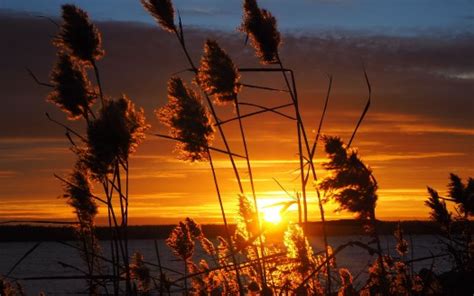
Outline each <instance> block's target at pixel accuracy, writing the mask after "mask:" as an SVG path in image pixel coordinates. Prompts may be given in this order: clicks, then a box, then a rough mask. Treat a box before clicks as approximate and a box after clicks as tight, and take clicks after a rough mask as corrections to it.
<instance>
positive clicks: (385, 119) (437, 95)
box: [0, 0, 474, 224]
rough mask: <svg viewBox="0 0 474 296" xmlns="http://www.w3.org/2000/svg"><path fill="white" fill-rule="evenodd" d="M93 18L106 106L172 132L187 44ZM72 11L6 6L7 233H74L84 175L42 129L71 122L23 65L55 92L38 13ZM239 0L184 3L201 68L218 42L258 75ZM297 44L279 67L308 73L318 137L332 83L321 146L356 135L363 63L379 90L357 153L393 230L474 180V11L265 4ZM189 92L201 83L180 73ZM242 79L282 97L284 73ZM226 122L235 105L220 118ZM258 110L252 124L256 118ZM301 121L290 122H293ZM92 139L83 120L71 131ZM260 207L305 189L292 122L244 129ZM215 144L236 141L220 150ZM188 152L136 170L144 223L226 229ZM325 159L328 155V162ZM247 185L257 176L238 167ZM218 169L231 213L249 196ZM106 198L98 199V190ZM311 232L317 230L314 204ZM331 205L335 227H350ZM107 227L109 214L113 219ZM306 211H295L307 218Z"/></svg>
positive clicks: (450, 4)
mask: <svg viewBox="0 0 474 296" xmlns="http://www.w3.org/2000/svg"><path fill="white" fill-rule="evenodd" d="M72 2H73V3H76V4H78V5H79V6H81V7H83V8H84V9H86V10H88V11H89V12H90V16H91V18H92V19H93V20H94V21H95V22H96V24H97V26H98V27H99V29H100V31H101V32H102V37H103V46H104V48H105V51H106V55H105V57H104V58H103V59H102V60H101V61H100V62H99V68H100V71H101V74H102V77H103V80H104V89H105V92H106V94H107V95H108V96H110V97H118V96H120V95H121V94H127V95H128V96H129V97H130V98H132V99H133V100H134V102H135V103H136V105H137V106H141V107H143V108H144V109H145V113H146V116H147V120H148V122H149V123H150V124H151V126H152V127H151V129H150V132H159V133H166V132H167V131H166V128H164V127H163V126H162V125H160V123H159V122H158V120H157V119H156V118H155V116H154V113H153V110H154V109H156V108H159V107H161V106H163V105H164V104H165V103H166V99H167V98H166V83H167V80H168V78H169V77H170V76H171V75H172V74H173V73H176V72H178V71H181V70H183V69H185V68H186V67H187V65H186V61H185V60H184V56H183V55H182V53H181V52H180V51H179V47H178V44H177V43H176V40H175V39H173V36H170V35H168V34H167V33H165V32H163V31H161V30H160V29H158V28H157V27H156V26H155V25H154V23H153V20H152V19H151V17H149V16H148V15H147V14H146V13H145V12H144V11H143V9H142V8H141V7H140V5H139V3H138V1H109V0H102V1H72ZM62 3H64V2H63V1H56V0H51V1H10V0H0V36H2V38H3V39H4V44H6V45H7V46H3V47H2V48H0V51H1V54H0V56H1V58H0V66H1V69H2V70H1V71H0V89H1V90H2V98H1V101H2V108H0V126H2V128H0V151H1V153H0V220H10V219H47V220H51V219H55V220H72V219H73V218H74V216H73V213H72V210H71V209H70V208H69V207H68V206H67V205H66V203H65V200H64V199H63V198H61V194H62V188H61V184H60V183H59V182H58V181H57V180H56V179H54V177H53V174H54V173H56V174H58V175H62V176H64V175H67V173H68V172H69V171H70V169H71V168H72V165H73V163H74V157H73V155H72V153H71V151H69V146H68V141H67V139H66V138H65V137H64V131H63V130H62V129H61V128H58V127H57V126H55V125H53V124H52V123H51V122H49V121H48V120H47V119H46V117H45V116H44V113H45V112H48V113H50V114H51V115H52V116H54V118H57V119H58V120H61V121H63V122H66V118H65V116H64V114H62V113H61V112H59V111H58V110H57V109H56V107H55V106H53V105H52V104H49V103H47V102H46V101H45V97H46V96H47V94H48V89H45V88H43V87H41V86H38V85H36V84H35V83H34V82H33V81H32V79H31V78H30V77H29V76H28V74H27V72H26V70H25V68H30V69H31V70H32V71H34V72H35V74H36V75H37V76H38V77H39V78H40V79H41V80H43V81H47V80H48V76H49V73H50V70H51V67H52V65H53V63H54V60H55V50H54V47H53V46H52V45H51V37H52V36H54V34H55V33H56V31H57V29H56V28H55V26H54V25H52V24H51V23H50V22H49V21H47V20H45V19H44V18H38V17H37V16H38V15H46V16H51V17H57V16H58V12H59V6H60V4H62ZM239 3H240V2H239V1H217V0H215V1H211V0H201V1H198V0H195V1H188V0H186V1H184V0H183V1H176V2H175V5H176V7H177V8H178V9H179V10H180V11H181V13H182V17H183V23H184V25H185V30H186V38H187V42H188V44H189V47H190V52H191V56H192V58H193V59H194V60H195V61H198V60H199V57H200V55H201V53H202V44H203V43H204V41H205V40H206V38H212V39H215V40H217V41H218V42H219V44H221V45H222V47H223V48H225V50H226V51H227V52H228V53H229V54H230V56H231V57H232V58H233V60H234V62H235V63H236V64H237V65H239V66H242V67H247V66H256V65H257V60H256V58H255V55H254V52H253V50H252V49H251V48H250V47H249V46H245V44H244V39H245V36H242V35H241V34H239V33H237V32H236V30H235V28H236V27H237V26H238V25H239V22H240V19H241V16H240V9H239V6H240V4H239ZM260 3H261V6H262V7H265V8H268V9H269V10H271V11H272V12H274V14H275V15H276V17H277V18H278V19H279V21H280V23H279V24H280V28H281V30H282V31H283V32H284V34H283V45H282V47H281V56H282V59H283V61H284V63H285V65H286V66H287V67H291V68H293V69H294V70H295V73H296V78H297V83H298V91H299V95H300V101H301V109H302V116H303V119H304V120H305V122H306V126H307V130H308V133H309V134H311V135H314V129H315V128H316V124H317V123H318V121H319V117H320V114H321V110H322V106H323V103H324V98H325V94H326V90H327V83H328V81H327V75H328V74H331V75H332V76H333V77H334V84H333V89H332V94H331V101H330V103H329V107H328V114H327V116H328V117H327V120H326V121H325V124H324V126H323V133H324V134H327V135H338V136H340V137H342V139H343V140H346V141H347V139H348V138H349V136H350V134H351V132H352V130H353V128H354V125H355V123H356V122H357V119H358V116H359V114H360V112H361V111H362V108H363V107H364V104H365V100H366V97H367V89H366V85H365V81H364V77H363V72H362V64H364V65H365V66H366V68H367V71H368V75H369V78H370V80H371V84H372V88H373V104H372V107H371V109H370V111H369V113H368V115H367V118H366V121H365V122H364V123H363V125H362V126H361V128H360V131H359V133H358V135H357V137H356V139H355V141H354V143H353V146H354V147H357V149H358V151H359V153H360V155H361V157H362V158H363V159H364V160H365V161H366V162H367V163H368V164H369V165H370V167H371V168H372V169H373V171H374V174H375V176H376V178H377V180H378V182H379V186H380V189H379V200H378V203H377V205H378V206H377V213H378V217H379V218H380V219H385V220H399V219H427V218H428V209H427V208H426V207H425V206H424V205H423V202H424V200H425V199H426V197H427V193H426V186H432V187H434V188H436V189H438V190H439V191H440V192H441V193H443V194H444V193H445V191H446V184H447V182H448V176H449V173H450V172H453V173H456V174H459V175H460V176H461V177H462V178H463V179H466V178H467V177H469V176H471V177H472V176H473V175H474V169H473V167H474V166H473V164H474V157H473V153H472V151H474V119H473V117H472V114H473V111H474V105H473V104H474V100H473V94H474V35H473V34H474V29H473V28H474V27H473V24H474V13H472V12H473V11H474V5H473V2H472V1H441V0H434V1H372V0H366V1H349V0H334V1H330V0H326V1H324V0H321V1H310V0H297V1H289V0H273V1H270V0H269V1H261V2H260ZM182 77H183V78H184V79H185V80H187V81H188V82H190V81H191V79H192V77H190V76H189V75H186V74H182ZM242 81H244V82H248V83H254V84H260V85H266V86H273V87H279V88H283V87H284V84H283V81H282V80H281V77H279V76H272V75H268V76H263V75H247V74H245V75H242ZM240 97H241V101H245V102H253V103H258V104H263V105H265V106H276V105H279V104H284V103H287V102H288V98H287V97H285V96H284V95H282V94H274V93H267V92H262V91H255V90H250V89H246V88H244V89H243V90H242V92H241V94H240ZM217 109H218V112H219V114H220V116H221V117H222V118H231V117H233V116H235V115H234V114H233V109H232V107H231V106H220V107H218V108H217ZM243 111H244V112H251V111H253V109H252V108H246V109H244V110H243ZM285 113H286V114H288V115H291V114H292V112H291V109H287V110H285ZM70 124H71V126H72V127H74V128H77V129H78V130H81V124H80V123H79V122H72V123H70ZM244 124H245V128H246V132H247V135H248V141H249V151H250V158H251V160H252V163H253V167H254V176H255V181H256V189H257V196H258V197H259V199H260V201H261V204H270V203H273V202H278V201H286V200H289V198H290V197H288V196H287V195H286V193H285V192H283V191H282V190H281V189H280V187H279V186H278V184H277V183H276V182H275V179H276V180H278V181H279V182H280V183H281V184H282V185H283V187H285V189H287V191H288V192H289V193H290V194H291V195H294V193H295V191H297V190H298V181H297V179H298V175H297V174H296V173H295V169H297V167H298V156H297V155H296V152H297V145H296V133H295V132H296V131H295V126H294V123H293V122H291V121H288V120H287V119H285V118H282V117H278V116H275V115H274V114H265V115H263V116H261V117H259V118H251V119H246V120H245V121H244ZM225 129H226V132H227V133H228V135H229V139H230V145H231V147H232V148H233V150H234V151H236V152H240V153H243V147H242V145H241V143H240V141H239V134H238V133H237V131H238V129H237V126H236V125H235V124H229V125H228V126H226V128H225ZM214 145H215V146H216V147H222V143H221V142H220V141H219V140H216V142H215V143H214ZM173 146H174V143H172V142H169V141H166V140H162V139H158V138H156V137H153V136H148V137H147V140H146V141H145V142H144V143H143V145H141V146H140V147H139V149H138V151H137V153H136V154H134V155H133V156H132V158H131V174H130V175H131V180H130V186H131V191H130V194H131V202H130V207H131V208H130V217H131V218H130V219H131V220H130V222H131V223H132V224H158V223H175V222H176V221H178V220H181V219H183V218H184V217H186V216H190V217H193V218H195V219H196V220H198V221H199V222H202V223H220V222H221V219H220V215H219V212H218V209H219V208H218V204H217V198H216V194H215V192H214V187H213V183H212V175H211V173H210V171H209V166H208V164H207V163H199V164H190V163H184V162H182V161H179V160H177V159H176V153H174V152H173ZM324 161H325V158H324V152H323V151H321V150H318V153H317V164H318V172H319V173H320V176H324V174H325V172H324V171H323V170H322V167H321V163H322V162H324ZM238 166H239V168H240V170H241V173H242V175H243V176H244V181H246V182H245V186H246V190H247V191H248V190H249V184H248V178H245V163H243V162H238ZM216 167H217V173H218V176H219V179H220V180H221V184H222V188H223V197H224V201H225V207H226V209H228V212H229V215H231V216H232V213H234V212H235V210H236V206H237V193H238V187H237V186H236V183H235V180H234V178H233V174H232V171H231V168H230V165H229V163H228V161H227V160H226V159H225V157H223V156H219V155H216ZM97 191H99V188H98V186H97ZM309 201H310V208H309V210H310V215H309V217H310V219H311V220H318V217H319V212H318V208H317V206H316V200H315V195H314V192H311V191H310V193H309ZM334 209H335V205H334V204H332V203H329V204H327V205H326V210H327V213H326V214H327V216H328V217H329V219H340V218H351V217H352V215H351V214H350V213H345V212H340V213H336V212H334ZM99 213H100V214H99V222H100V221H104V220H103V218H104V214H105V212H104V213H103V212H101V211H100V209H99ZM294 213H295V209H293V208H292V209H290V214H289V216H290V219H294Z"/></svg>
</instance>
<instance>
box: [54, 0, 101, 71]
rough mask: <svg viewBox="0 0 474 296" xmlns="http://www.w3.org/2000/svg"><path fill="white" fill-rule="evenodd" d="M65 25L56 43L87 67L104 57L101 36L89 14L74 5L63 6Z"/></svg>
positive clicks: (62, 26)
mask: <svg viewBox="0 0 474 296" xmlns="http://www.w3.org/2000/svg"><path fill="white" fill-rule="evenodd" d="M62 18H63V24H62V25H61V29H60V32H59V34H58V36H57V37H56V39H55V41H54V43H55V44H56V46H58V47H59V49H60V50H61V51H65V52H68V53H69V54H70V55H71V56H73V57H75V58H77V59H78V60H80V61H81V62H83V63H85V64H86V65H90V64H91V63H93V62H94V61H96V60H98V59H100V58H101V57H102V56H103V55H104V50H103V49H102V40H101V35H100V32H99V30H98V29H97V27H96V26H95V25H94V24H92V23H91V22H90V20H89V16H88V14H87V12H85V11H84V10H82V9H80V8H79V7H77V6H75V5H72V4H65V5H63V6H62Z"/></svg>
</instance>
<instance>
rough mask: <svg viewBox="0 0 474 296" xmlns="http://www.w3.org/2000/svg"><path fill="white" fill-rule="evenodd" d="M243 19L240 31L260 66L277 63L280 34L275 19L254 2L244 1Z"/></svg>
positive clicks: (250, 0)
mask: <svg viewBox="0 0 474 296" xmlns="http://www.w3.org/2000/svg"><path fill="white" fill-rule="evenodd" d="M243 8H244V17H243V22H242V25H241V26H240V30H241V31H242V32H244V33H246V34H247V35H248V37H249V38H250V42H251V43H252V46H253V47H254V48H255V51H256V55H257V57H258V58H259V59H260V62H261V63H262V64H274V63H276V62H278V47H279V46H280V44H281V38H280V32H279V31H278V29H277V21H276V19H275V17H274V16H273V15H272V14H271V13H270V12H269V11H267V10H265V9H260V8H259V7H258V4H257V1H256V0H244V5H243Z"/></svg>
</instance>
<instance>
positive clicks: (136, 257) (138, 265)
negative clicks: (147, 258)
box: [130, 252, 151, 295]
mask: <svg viewBox="0 0 474 296" xmlns="http://www.w3.org/2000/svg"><path fill="white" fill-rule="evenodd" d="M130 272H131V276H132V279H134V280H135V281H136V282H137V283H138V285H137V288H138V292H139V295H148V293H149V291H150V284H151V276H150V269H149V268H148V266H146V265H145V262H144V257H143V255H142V254H141V253H140V252H135V253H134V254H133V256H132V263H131V264H130Z"/></svg>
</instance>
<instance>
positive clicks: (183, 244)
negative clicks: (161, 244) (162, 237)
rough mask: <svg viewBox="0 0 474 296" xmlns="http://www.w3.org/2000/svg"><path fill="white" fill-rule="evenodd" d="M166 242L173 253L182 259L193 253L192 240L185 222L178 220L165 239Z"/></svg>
mask: <svg viewBox="0 0 474 296" xmlns="http://www.w3.org/2000/svg"><path fill="white" fill-rule="evenodd" d="M166 244H167V245H168V247H170V248H171V251H172V252H173V254H174V255H176V256H177V257H179V258H181V259H182V260H183V261H186V262H187V261H188V259H189V258H191V256H192V255H193V253H194V241H193V239H192V237H191V233H190V231H189V229H188V227H187V225H186V223H183V222H179V224H178V225H177V226H176V227H175V228H174V229H173V231H172V232H171V234H170V236H169V237H168V238H167V239H166Z"/></svg>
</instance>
